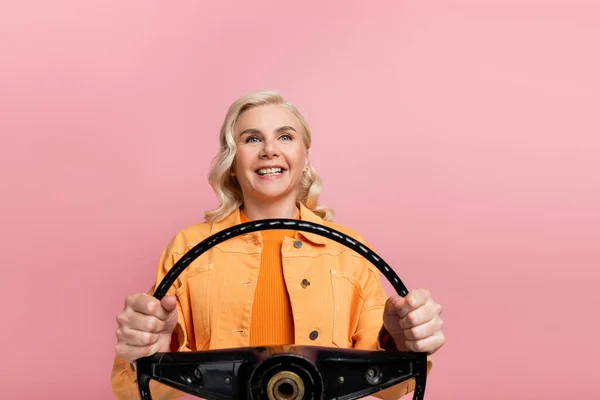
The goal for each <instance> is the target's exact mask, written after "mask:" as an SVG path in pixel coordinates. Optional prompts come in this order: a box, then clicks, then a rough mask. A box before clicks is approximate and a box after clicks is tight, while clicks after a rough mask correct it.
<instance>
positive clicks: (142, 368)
mask: <svg viewBox="0 0 600 400" xmlns="http://www.w3.org/2000/svg"><path fill="white" fill-rule="evenodd" d="M276 229H285V230H297V231H302V232H310V233H313V234H316V235H319V236H323V237H326V238H328V239H331V240H333V241H336V242H338V243H340V244H342V245H344V246H346V247H348V248H350V249H351V250H354V251H355V252H357V253H358V254H360V255H361V256H363V257H364V258H365V259H367V260H368V261H369V262H370V263H371V264H373V265H374V266H375V267H376V268H377V269H378V270H379V271H380V272H381V273H382V275H383V276H385V278H386V279H387V281H388V282H389V283H390V284H391V285H392V287H393V288H394V289H395V290H396V293H397V294H398V295H400V296H402V297H404V296H406V295H407V294H408V289H407V288H406V286H405V285H404V283H403V282H402V280H401V279H400V278H399V277H398V275H397V274H396V273H395V271H394V270H393V269H392V268H391V267H390V266H389V265H388V264H387V263H386V262H385V260H383V258H381V257H380V256H379V255H377V254H376V253H375V252H374V251H373V250H371V249H370V248H368V247H367V246H365V245H364V244H363V243H361V242H360V241H358V240H356V239H354V238H352V237H350V236H348V235H346V234H344V233H342V232H340V231H338V230H336V229H333V228H330V227H327V226H324V225H321V224H317V223H314V222H309V221H302V220H295V219H263V220H256V221H250V222H245V223H241V224H238V225H234V226H232V227H229V228H226V229H224V230H222V231H220V232H217V233H214V234H213V235H211V236H209V237H208V238H206V239H204V240H202V241H201V242H200V243H198V244H197V245H195V246H194V247H193V248H191V249H190V250H189V251H187V252H186V253H185V254H184V255H183V256H182V257H181V258H180V259H179V260H178V261H177V262H176V263H175V264H174V265H173V267H171V268H170V270H169V271H168V272H167V273H166V275H165V276H164V277H163V279H162V280H161V282H160V283H159V284H158V286H157V287H156V290H155V291H154V294H153V296H154V297H155V298H156V299H158V300H161V299H162V298H163V297H164V296H165V295H166V294H167V293H168V291H169V289H170V288H171V286H172V285H173V283H174V282H175V281H176V279H177V278H178V277H179V275H180V274H181V273H182V272H183V271H184V270H185V269H186V268H187V267H188V266H189V265H190V264H191V263H192V262H193V261H194V260H196V259H197V258H198V257H200V256H201V255H202V254H203V253H205V252H206V251H208V250H209V249H211V248H212V247H214V246H216V245H218V244H220V243H222V242H224V241H226V240H229V239H232V238H234V237H237V236H240V235H244V234H248V233H251V232H257V231H264V230H276ZM284 347H285V348H286V349H287V350H286V351H292V352H293V351H295V349H298V348H306V349H309V350H310V349H311V348H314V349H317V348H316V347H311V346H284ZM253 349H255V350H258V349H259V348H253ZM260 349H261V350H262V349H264V348H263V347H261V348H260ZM230 350H233V351H235V350H239V351H242V350H243V349H230ZM247 350H248V352H250V350H251V348H247ZM344 350H346V349H344ZM314 351H315V352H319V354H321V352H322V353H327V350H326V349H319V350H314ZM207 352H213V353H215V354H216V352H217V351H213V350H208V351H193V352H191V354H190V352H185V354H183V353H158V354H155V355H154V356H150V357H143V358H140V359H138V360H137V364H138V368H137V372H138V386H139V389H140V394H141V397H142V400H146V399H151V396H150V393H149V387H148V384H149V380H150V379H154V378H153V377H151V376H150V375H151V372H150V371H154V370H153V369H152V368H151V367H150V364H152V363H154V364H153V365H155V364H157V363H160V362H162V360H169V356H171V357H172V356H173V355H174V354H180V355H181V357H179V358H178V360H179V362H183V361H182V360H184V358H185V360H186V361H185V362H186V363H191V362H192V361H190V360H191V359H190V357H193V356H194V355H197V354H198V353H207ZM338 352H339V350H338ZM348 352H351V353H360V352H363V353H365V351H362V350H346V355H349V353H348ZM377 353H388V354H389V353H392V354H394V355H395V356H396V357H397V359H398V360H401V359H402V360H406V362H414V363H415V365H416V367H414V366H412V364H411V366H412V367H411V372H410V377H414V378H416V387H415V389H414V394H413V400H422V399H424V391H425V382H426V364H427V354H426V353H413V352H371V353H370V356H371V357H373V359H375V358H377V357H379V358H381V356H382V355H381V354H377ZM236 355H238V356H241V353H239V352H238V353H237V354H236ZM284 355H289V353H286V354H284ZM165 356H166V357H165ZM228 356H229V354H228ZM182 357H184V358H182ZM279 357H281V356H279ZM332 357H334V356H333V355H332ZM388 358H389V357H388ZM338 360H341V359H340V358H338ZM347 360H348V362H353V361H354V360H352V359H351V357H350V358H348V359H347ZM388 361H389V360H388ZM172 362H178V361H172ZM259 367H260V366H259ZM196 371H197V370H196ZM405 379H406V378H405ZM405 379H404V380H405ZM190 384H191V381H190ZM395 384H397V383H395ZM174 387H175V386H174ZM371 393H372V392H371ZM371 393H368V394H371ZM368 394H367V395H368ZM215 398H216V397H215ZM219 398H225V397H222V396H221V397H219ZM249 398H251V399H254V398H255V397H252V396H251V397H249ZM340 398H342V397H340ZM343 398H348V399H354V398H358V397H348V396H346V397H343ZM315 400H316V399H315Z"/></svg>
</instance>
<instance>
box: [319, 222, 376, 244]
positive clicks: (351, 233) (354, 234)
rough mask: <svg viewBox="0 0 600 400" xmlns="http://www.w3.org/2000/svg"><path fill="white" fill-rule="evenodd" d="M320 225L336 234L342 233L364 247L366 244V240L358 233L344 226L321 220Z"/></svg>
mask: <svg viewBox="0 0 600 400" xmlns="http://www.w3.org/2000/svg"><path fill="white" fill-rule="evenodd" d="M321 224H322V225H324V226H326V227H328V228H331V229H334V230H336V231H338V232H341V233H343V234H344V235H347V236H350V237H351V238H352V239H354V240H356V241H359V242H361V243H362V244H364V245H367V246H368V244H367V243H366V240H365V238H364V236H363V235H361V234H360V233H358V231H356V230H354V229H352V228H350V227H348V226H346V225H342V224H340V223H338V222H332V221H325V220H323V222H321Z"/></svg>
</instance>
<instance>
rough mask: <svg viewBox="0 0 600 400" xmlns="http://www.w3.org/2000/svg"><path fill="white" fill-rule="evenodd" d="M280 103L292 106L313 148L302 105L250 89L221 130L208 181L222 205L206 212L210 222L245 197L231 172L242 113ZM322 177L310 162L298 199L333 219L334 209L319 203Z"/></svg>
mask: <svg viewBox="0 0 600 400" xmlns="http://www.w3.org/2000/svg"><path fill="white" fill-rule="evenodd" d="M271 104H279V105H281V106H283V107H285V108H287V109H288V110H290V111H291V112H292V113H293V114H294V115H295V116H296V117H297V118H298V121H299V122H300V124H301V125H302V128H303V129H302V131H303V132H302V139H303V142H304V147H305V148H306V150H308V149H310V145H311V133H310V128H309V126H308V123H307V122H306V120H305V119H304V117H303V116H302V114H300V112H299V111H298V109H297V108H296V107H294V106H293V105H292V104H290V103H289V102H287V101H285V100H284V99H283V97H282V96H281V95H280V94H279V93H278V92H274V91H260V92H253V93H249V94H247V95H245V96H243V97H241V98H239V99H238V100H236V101H235V102H234V103H233V104H232V105H231V106H230V107H229V110H228V111H227V115H226V116H225V120H224V121H223V125H222V126H221V133H220V136H219V143H220V151H219V154H218V155H217V157H216V158H215V160H214V162H213V166H212V168H211V170H210V173H209V176H208V181H209V183H210V185H211V186H212V188H213V190H214V191H215V193H216V195H217V199H218V200H219V203H220V205H219V206H218V207H217V208H215V209H212V210H208V211H206V212H205V218H206V221H207V222H216V221H219V220H220V219H222V218H224V217H226V216H227V215H229V214H230V213H231V212H232V211H234V210H235V209H236V208H238V207H240V206H241V205H242V204H243V202H244V198H243V196H242V189H241V188H240V185H239V183H238V181H237V179H235V178H234V177H232V176H231V174H230V173H231V168H232V166H233V163H234V160H235V153H236V144H235V138H234V134H233V132H234V128H235V124H236V122H237V121H238V119H239V117H240V116H241V115H242V114H243V113H244V112H245V111H247V110H249V109H251V108H254V107H259V106H263V105H271ZM321 186H322V185H321V178H320V177H319V175H318V174H317V171H316V170H315V169H314V168H313V166H312V165H310V164H309V165H308V171H307V172H306V173H304V174H303V175H302V179H301V181H300V190H299V193H298V201H300V202H301V203H302V204H304V206H306V208H308V209H309V210H311V211H312V212H314V213H315V214H317V215H318V216H319V217H321V218H323V219H324V220H326V221H332V220H333V210H332V209H330V208H328V207H324V206H320V205H318V204H317V203H318V200H319V195H320V194H321Z"/></svg>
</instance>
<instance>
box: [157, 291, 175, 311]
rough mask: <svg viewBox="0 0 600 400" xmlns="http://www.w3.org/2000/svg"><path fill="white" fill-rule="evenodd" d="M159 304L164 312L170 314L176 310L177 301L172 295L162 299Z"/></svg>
mask: <svg viewBox="0 0 600 400" xmlns="http://www.w3.org/2000/svg"><path fill="white" fill-rule="evenodd" d="M160 304H161V305H162V307H163V308H164V309H165V311H166V312H168V313H171V312H172V311H173V310H175V309H176V308H177V299H176V298H175V296H173V295H168V296H165V297H163V298H162V300H161V301H160Z"/></svg>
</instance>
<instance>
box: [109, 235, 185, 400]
mask: <svg viewBox="0 0 600 400" xmlns="http://www.w3.org/2000/svg"><path fill="white" fill-rule="evenodd" d="M171 246H172V243H171V244H170V245H169V247H167V248H166V249H165V250H164V251H163V253H162V255H161V257H160V261H159V266H158V270H157V274H156V283H155V284H154V285H153V286H152V288H151V289H150V290H149V291H148V292H147V293H148V294H153V293H154V290H155V288H156V287H157V286H158V283H160V281H162V279H163V277H164V276H165V274H166V273H167V272H168V271H169V269H170V268H171V267H172V266H173V264H174V260H173V256H172V253H171V251H170V248H171ZM175 290H176V286H175V284H174V285H173V286H171V288H170V289H169V291H168V293H167V294H175ZM177 314H178V321H177V326H176V327H175V330H174V331H173V336H172V339H171V351H191V349H190V347H189V344H188V334H187V330H186V325H185V320H184V318H183V313H182V311H181V307H180V303H179V299H177ZM135 368H136V366H135V363H129V362H128V361H126V360H125V359H123V358H121V357H119V356H115V358H114V361H113V367H112V372H111V386H112V390H113V394H114V395H115V398H116V399H117V400H139V399H140V394H139V389H138V384H137V372H136V369H135ZM150 394H151V395H152V399H154V400H170V399H176V398H178V397H182V396H184V395H185V393H183V392H181V391H179V390H176V389H174V388H171V387H169V386H167V385H164V384H161V383H158V382H156V381H154V380H151V381H150Z"/></svg>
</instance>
